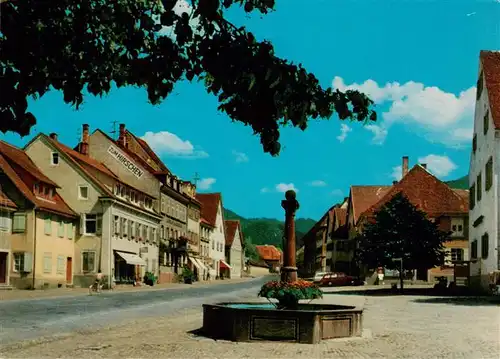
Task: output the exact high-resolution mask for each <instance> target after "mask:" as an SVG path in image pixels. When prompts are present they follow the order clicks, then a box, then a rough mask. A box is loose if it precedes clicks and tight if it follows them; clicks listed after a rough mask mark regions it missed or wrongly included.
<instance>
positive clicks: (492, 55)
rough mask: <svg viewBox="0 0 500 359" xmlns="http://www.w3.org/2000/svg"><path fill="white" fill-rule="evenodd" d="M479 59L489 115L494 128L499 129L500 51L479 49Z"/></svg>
mask: <svg viewBox="0 0 500 359" xmlns="http://www.w3.org/2000/svg"><path fill="white" fill-rule="evenodd" d="M479 58H480V61H481V62H482V64H483V74H484V75H483V76H484V83H485V85H486V89H487V91H488V102H489V104H490V111H491V116H492V117H493V123H494V124H495V128H496V129H497V130H498V129H500V52H498V51H481V52H480V54H479Z"/></svg>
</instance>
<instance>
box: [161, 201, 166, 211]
mask: <svg viewBox="0 0 500 359" xmlns="http://www.w3.org/2000/svg"><path fill="white" fill-rule="evenodd" d="M161 212H162V213H165V198H162V199H161Z"/></svg>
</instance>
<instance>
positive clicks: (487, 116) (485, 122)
mask: <svg viewBox="0 0 500 359" xmlns="http://www.w3.org/2000/svg"><path fill="white" fill-rule="evenodd" d="M489 127H490V111H488V110H487V111H486V113H485V114H484V117H483V132H484V134H485V135H486V134H487V133H488V128H489Z"/></svg>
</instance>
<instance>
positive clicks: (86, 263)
mask: <svg viewBox="0 0 500 359" xmlns="http://www.w3.org/2000/svg"><path fill="white" fill-rule="evenodd" d="M95 267H96V253H95V252H94V251H83V252H82V271H83V272H95V269H96V268H95Z"/></svg>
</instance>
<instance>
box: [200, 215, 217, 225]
mask: <svg viewBox="0 0 500 359" xmlns="http://www.w3.org/2000/svg"><path fill="white" fill-rule="evenodd" d="M200 223H201V224H204V225H206V226H209V227H215V226H213V225H211V224H210V222H209V221H207V220H206V219H205V218H203V217H201V218H200Z"/></svg>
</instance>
